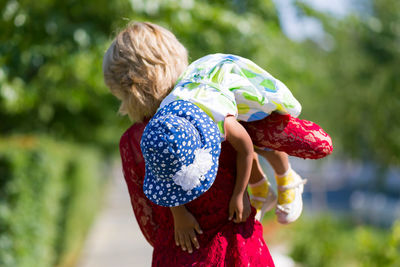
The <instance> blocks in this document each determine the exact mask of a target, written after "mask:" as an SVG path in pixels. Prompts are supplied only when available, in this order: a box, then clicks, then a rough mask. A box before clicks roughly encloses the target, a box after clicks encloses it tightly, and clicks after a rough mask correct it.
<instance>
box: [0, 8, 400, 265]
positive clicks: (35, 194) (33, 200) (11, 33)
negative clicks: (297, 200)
mask: <svg viewBox="0 0 400 267" xmlns="http://www.w3.org/2000/svg"><path fill="white" fill-rule="evenodd" d="M131 20H136V21H151V22H153V23H157V24H160V25H162V26H164V27H166V28H168V29H170V30H171V31H172V32H173V33H175V34H176V36H177V37H178V39H179V40H180V41H181V42H182V43H183V44H184V45H185V46H186V47H187V49H188V51H189V56H190V61H192V60H195V59H197V58H199V57H201V56H203V55H205V54H209V53H216V52H222V53H232V54H238V55H241V56H243V57H247V58H250V59H252V60H253V61H254V62H256V63H257V64H258V65H260V66H261V67H263V68H265V69H267V70H268V71H269V72H270V73H271V74H272V75H274V76H275V77H277V78H279V79H280V80H282V81H283V82H284V83H285V84H286V85H287V86H288V87H289V88H290V89H291V91H292V92H293V94H294V95H295V97H296V98H297V99H298V100H299V101H300V103H302V106H303V111H302V114H301V116H300V118H302V119H307V120H311V121H314V122H316V123H318V124H319V125H320V126H321V127H322V128H324V129H325V130H326V131H327V132H328V133H330V134H331V137H332V139H333V144H334V153H333V154H332V155H331V156H329V157H328V158H326V159H323V160H318V161H312V160H302V159H296V158H292V159H291V162H292V166H293V168H294V169H295V170H296V171H298V173H299V174H301V175H302V176H303V177H305V178H308V179H309V183H308V184H307V185H306V187H305V190H306V191H305V193H304V201H305V210H304V214H303V216H302V218H301V219H300V220H299V221H297V222H296V223H294V224H292V225H290V226H284V227H283V226H280V225H278V224H277V223H275V221H274V216H273V213H271V214H269V215H267V216H266V218H265V219H264V221H263V224H264V232H265V239H266V242H267V244H268V245H269V246H270V248H278V249H281V250H282V251H283V253H284V254H285V255H286V256H287V257H289V258H290V259H291V260H292V261H293V262H295V264H296V265H298V266H316V267H317V266H319V267H321V266H400V2H399V1H397V0H379V1H378V0H347V1H345V0H340V1H339V0H337V1H322V0H320V1H318V0H298V1H296V0H275V1H272V0H203V1H201V0H148V1H145V0H114V1H109V0H85V1H80V0H64V1H54V0H53V1H52V0H36V1H28V0H2V1H0V266H4V267H14V266H18V267H25V266H26V267H35V266H39V267H47V266H76V265H77V263H78V262H80V259H81V256H82V255H83V254H85V253H82V249H83V246H84V244H85V240H86V238H87V236H88V233H89V231H90V229H91V227H92V226H93V225H95V224H94V222H96V218H97V219H98V220H100V219H101V218H104V216H96V215H98V214H99V211H102V210H104V209H105V208H104V206H106V205H107V203H108V202H107V201H108V200H109V199H110V198H109V197H107V196H108V194H109V192H111V191H113V190H110V189H109V188H110V185H111V187H112V185H113V183H112V182H110V181H112V179H113V178H112V177H118V178H117V179H119V181H122V178H121V177H120V176H118V175H115V174H114V173H115V170H117V171H119V172H120V162H119V151H118V142H119V137H120V136H121V134H122V133H123V132H124V130H125V129H126V128H128V127H129V125H130V124H131V122H130V121H129V120H128V118H124V117H121V116H119V115H117V110H118V105H119V103H118V101H117V100H116V99H114V97H113V96H112V95H111V94H110V93H109V92H108V90H107V88H106V87H105V85H104V83H103V77H102V71H101V63H102V57H103V54H104V52H105V50H106V48H107V47H108V45H109V44H110V41H111V39H112V38H113V37H114V36H115V34H116V32H118V30H119V29H121V28H122V27H124V26H125V25H126V24H127V23H128V22H129V21H131ZM264 165H265V168H266V171H267V173H268V174H269V177H271V178H272V177H273V175H272V174H271V170H270V169H269V167H268V166H267V164H266V163H265V164H264ZM273 180H274V179H271V181H273ZM114 187H115V186H114ZM118 188H119V187H118ZM120 188H121V191H117V193H114V195H120V194H123V195H124V196H128V195H127V194H128V193H127V191H126V188H125V187H124V186H122V187H120ZM118 192H119V193H118ZM121 201H122V202H123V203H124V205H127V206H128V208H127V212H125V213H126V214H125V216H126V218H128V220H130V221H129V222H130V223H132V225H133V223H134V217H133V213H132V212H131V210H130V207H129V198H124V199H123V200H121ZM113 203H115V200H114V202H113ZM117 203H118V200H117ZM119 203H121V202H119ZM124 218H125V217H124ZM98 220H97V221H98ZM121 220H123V219H121ZM96 223H97V222H96ZM130 223H128V224H124V225H125V227H128V228H129V227H130V225H131V224H130ZM123 231H125V230H123ZM126 231H127V230H126ZM125 238H127V239H129V238H130V237H129V236H125ZM137 238H139V239H140V238H141V241H140V242H143V243H144V242H145V241H144V239H143V238H142V237H141V236H140V235H139V236H138V237H137ZM128 251H129V250H128ZM128 253H129V252H128ZM131 256H132V257H134V255H131ZM149 260H150V259H149ZM98 266H99V265H98ZM117 266H125V265H117ZM126 266H128V265H126ZM132 266H133V265H132ZM277 266H279V265H277ZM281 266H283V265H281Z"/></svg>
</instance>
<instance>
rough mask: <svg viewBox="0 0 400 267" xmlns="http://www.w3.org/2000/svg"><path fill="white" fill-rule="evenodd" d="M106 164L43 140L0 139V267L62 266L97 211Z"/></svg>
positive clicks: (71, 257) (83, 151)
mask: <svg viewBox="0 0 400 267" xmlns="http://www.w3.org/2000/svg"><path fill="white" fill-rule="evenodd" d="M103 162H104V160H103V158H102V156H101V154H100V153H98V152H97V151H96V150H94V149H91V148H85V147H77V146H76V145H71V144H67V143H60V142H56V141H53V140H50V139H46V138H35V137H13V138H7V139H1V140H0V266H4V267H14V266H18V267H36V266H37V267H47V266H55V265H59V266H61V265H63V266H66V265H68V264H69V263H73V262H74V260H75V259H76V256H77V255H78V253H79V251H80V248H81V245H82V243H83V240H84V238H85V236H86V233H87V231H88V228H89V226H90V224H91V222H92V220H93V218H94V215H95V213H96V211H97V210H98V207H99V200H100V198H101V195H102V188H103V185H104V181H105V179H104V177H105V173H106V172H105V171H104V168H105V167H104V165H102V163H103Z"/></svg>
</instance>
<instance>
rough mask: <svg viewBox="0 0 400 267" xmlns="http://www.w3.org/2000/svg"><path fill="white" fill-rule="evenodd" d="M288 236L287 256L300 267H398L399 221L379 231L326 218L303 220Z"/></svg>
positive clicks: (399, 251)
mask: <svg viewBox="0 0 400 267" xmlns="http://www.w3.org/2000/svg"><path fill="white" fill-rule="evenodd" d="M288 234H289V236H290V241H289V246H290V250H291V253H290V256H292V258H293V259H294V260H295V261H296V262H299V263H301V266H307V267H333V266H357V267H358V266H360V267H375V266H385V267H395V266H400V220H399V221H396V222H394V224H393V226H392V228H391V229H380V228H375V227H372V226H365V225H354V223H352V222H351V221H350V220H347V219H344V218H339V217H332V216H329V215H326V216H322V217H311V218H303V219H301V220H300V221H299V222H297V223H296V225H295V226H294V227H293V228H292V229H290V233H288Z"/></svg>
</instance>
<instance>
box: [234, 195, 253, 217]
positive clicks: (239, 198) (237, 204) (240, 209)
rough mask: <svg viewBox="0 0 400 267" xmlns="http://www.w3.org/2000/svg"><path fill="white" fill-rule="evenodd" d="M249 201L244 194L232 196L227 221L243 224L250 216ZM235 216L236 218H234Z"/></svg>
mask: <svg viewBox="0 0 400 267" xmlns="http://www.w3.org/2000/svg"><path fill="white" fill-rule="evenodd" d="M250 213H251V207H250V201H249V198H248V197H247V195H246V194H234V195H232V197H231V200H230V202H229V220H232V218H234V219H233V221H234V222H235V223H241V222H245V221H246V220H247V218H248V217H249V216H250ZM235 215H236V216H235Z"/></svg>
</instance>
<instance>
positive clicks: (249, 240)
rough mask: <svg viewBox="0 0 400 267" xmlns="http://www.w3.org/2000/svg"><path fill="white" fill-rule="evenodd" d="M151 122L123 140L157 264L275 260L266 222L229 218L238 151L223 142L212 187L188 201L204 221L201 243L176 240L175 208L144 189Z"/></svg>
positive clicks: (131, 186)
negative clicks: (190, 245)
mask: <svg viewBox="0 0 400 267" xmlns="http://www.w3.org/2000/svg"><path fill="white" fill-rule="evenodd" d="M145 126H146V123H137V124H134V125H133V126H132V127H131V128H129V129H128V130H127V131H126V132H125V133H124V135H123V136H122V137H121V140H120V153H121V158H122V166H123V172H124V177H125V181H126V183H127V186H128V190H129V194H130V197H131V204H132V208H133V211H134V213H135V216H136V220H137V221H138V224H139V226H140V229H141V231H142V233H143V235H144V236H145V238H146V240H147V241H148V242H149V243H150V244H151V245H152V246H153V248H154V251H153V261H152V266H163V267H168V266H173V267H180V266H263V267H264V266H274V263H273V260H272V257H271V255H270V253H269V250H268V247H267V245H266V244H265V242H264V239H263V236H262V226H261V224H260V223H259V222H258V221H255V220H254V215H255V210H254V209H253V208H252V214H251V216H250V217H249V219H248V220H247V221H246V222H244V223H240V224H235V223H233V222H230V221H228V205H229V200H230V197H231V194H232V191H233V187H234V182H235V176H236V168H235V167H234V166H236V165H235V164H236V163H235V162H236V153H235V151H234V150H233V148H232V147H231V146H230V145H229V144H228V143H227V142H224V143H222V152H221V156H220V160H219V169H218V174H217V177H216V180H215V182H214V184H213V185H212V187H211V188H210V189H209V190H208V191H207V192H205V193H204V194H203V195H201V196H200V197H199V198H197V199H195V200H194V201H192V202H190V203H188V204H186V207H187V208H188V209H189V211H190V212H191V213H192V214H193V215H194V216H195V218H196V219H197V221H198V222H199V224H200V226H201V228H202V230H203V234H201V235H198V239H199V243H200V249H199V250H195V251H194V252H193V253H192V254H189V253H187V252H184V251H182V250H181V249H180V248H179V247H177V246H176V245H175V241H174V224H173V218H172V215H171V213H170V210H169V208H166V207H161V206H157V205H155V204H154V203H152V202H151V201H150V200H148V199H147V198H146V196H145V195H144V193H143V179H144V174H145V171H144V160H143V157H142V154H141V150H140V145H139V143H140V139H141V136H142V133H143V130H144V127H145Z"/></svg>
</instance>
